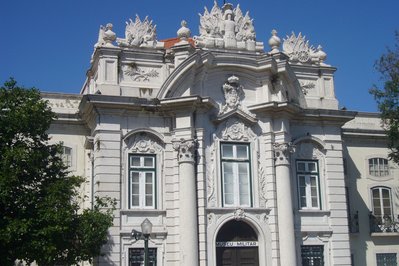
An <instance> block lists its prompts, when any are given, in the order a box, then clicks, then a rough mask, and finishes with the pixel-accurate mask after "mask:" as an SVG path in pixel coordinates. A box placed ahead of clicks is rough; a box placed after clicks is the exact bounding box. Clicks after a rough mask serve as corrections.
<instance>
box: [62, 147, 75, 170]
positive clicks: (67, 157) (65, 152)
mask: <svg viewBox="0 0 399 266" xmlns="http://www.w3.org/2000/svg"><path fill="white" fill-rule="evenodd" d="M61 158H62V161H63V162H64V164H65V166H67V167H71V166H72V148H70V147H66V146H62V155H61Z"/></svg>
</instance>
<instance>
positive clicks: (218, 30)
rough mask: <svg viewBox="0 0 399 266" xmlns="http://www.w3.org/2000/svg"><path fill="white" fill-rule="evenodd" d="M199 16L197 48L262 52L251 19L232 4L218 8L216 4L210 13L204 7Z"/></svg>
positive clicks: (215, 3) (195, 38)
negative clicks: (202, 12)
mask: <svg viewBox="0 0 399 266" xmlns="http://www.w3.org/2000/svg"><path fill="white" fill-rule="evenodd" d="M199 16H200V26H199V31H200V36H195V37H194V40H195V44H196V46H197V47H201V48H202V47H205V48H221V49H223V48H224V49H236V50H247V51H262V50H263V43H262V42H256V34H255V28H254V25H253V19H251V18H250V16H249V13H248V12H247V13H246V14H245V15H244V14H243V13H242V11H241V9H240V6H239V5H237V7H236V8H233V5H232V4H229V3H227V4H224V5H223V7H221V8H220V7H219V6H218V4H217V2H216V1H215V2H214V6H213V7H212V9H211V11H208V9H207V8H206V7H205V11H204V14H203V15H201V14H199Z"/></svg>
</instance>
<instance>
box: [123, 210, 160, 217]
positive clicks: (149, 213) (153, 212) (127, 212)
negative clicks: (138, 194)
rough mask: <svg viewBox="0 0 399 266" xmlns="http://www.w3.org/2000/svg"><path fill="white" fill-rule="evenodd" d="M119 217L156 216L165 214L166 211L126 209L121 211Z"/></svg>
mask: <svg viewBox="0 0 399 266" xmlns="http://www.w3.org/2000/svg"><path fill="white" fill-rule="evenodd" d="M120 213H121V215H134V216H136V215H142V216H146V215H147V216H157V215H163V214H166V210H157V209H127V210H121V211H120Z"/></svg>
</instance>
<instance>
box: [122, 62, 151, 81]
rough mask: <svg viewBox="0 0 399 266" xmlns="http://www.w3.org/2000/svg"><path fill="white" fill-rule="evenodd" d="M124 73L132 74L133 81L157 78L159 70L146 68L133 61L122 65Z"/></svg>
mask: <svg viewBox="0 0 399 266" xmlns="http://www.w3.org/2000/svg"><path fill="white" fill-rule="evenodd" d="M122 70H123V73H124V74H125V75H127V76H130V77H131V78H132V80H133V81H150V78H157V77H158V76H159V72H158V71H157V70H155V69H149V70H144V69H142V68H139V67H138V66H137V65H136V64H134V63H131V64H127V65H124V66H123V67H122Z"/></svg>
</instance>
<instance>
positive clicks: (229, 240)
mask: <svg viewBox="0 0 399 266" xmlns="http://www.w3.org/2000/svg"><path fill="white" fill-rule="evenodd" d="M258 248H259V244H258V235H257V233H256V232H255V230H254V229H253V228H252V227H251V226H250V225H249V224H247V223H246V222H244V221H239V220H230V221H228V222H227V223H225V224H224V225H223V226H222V228H221V229H220V230H219V232H218V234H217V237H216V265H218V266H239V265H247V266H258V265H259V250H258Z"/></svg>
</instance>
